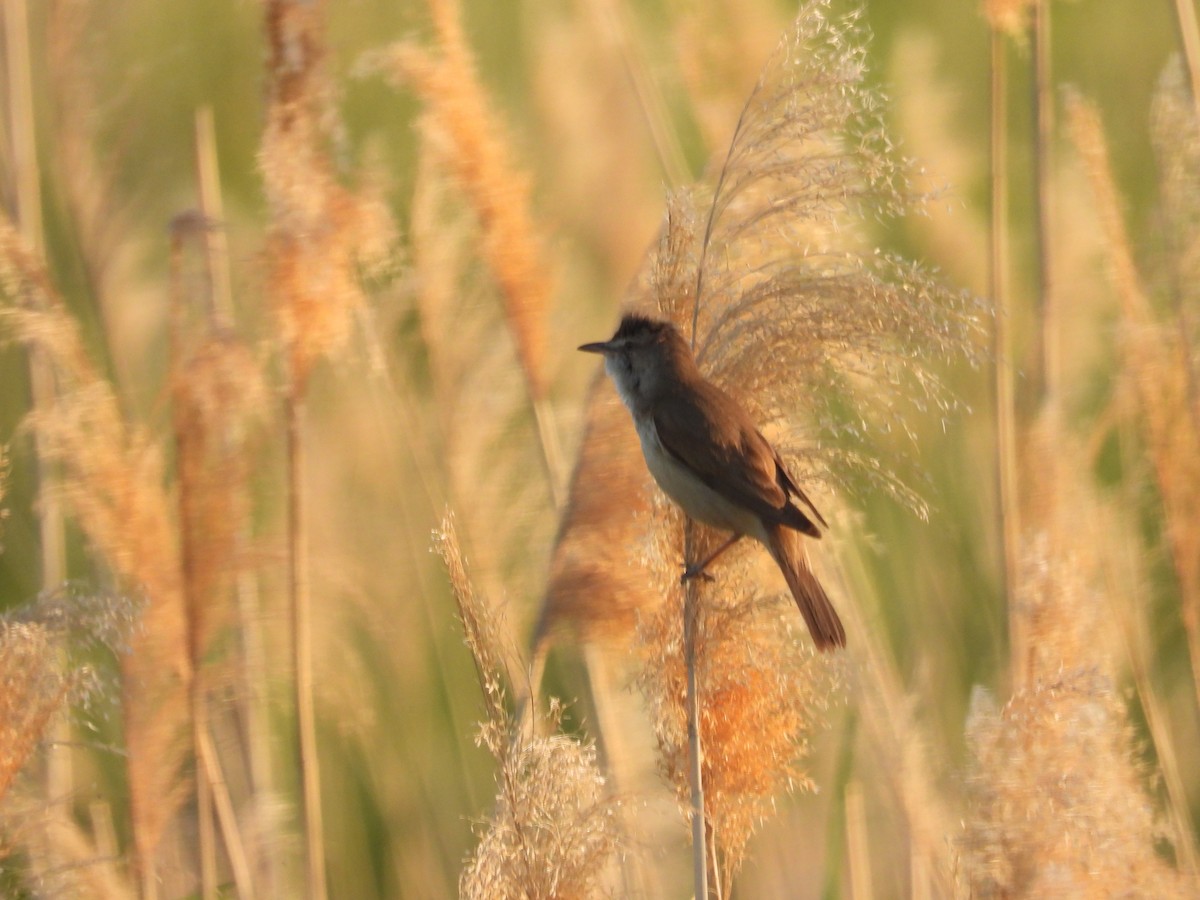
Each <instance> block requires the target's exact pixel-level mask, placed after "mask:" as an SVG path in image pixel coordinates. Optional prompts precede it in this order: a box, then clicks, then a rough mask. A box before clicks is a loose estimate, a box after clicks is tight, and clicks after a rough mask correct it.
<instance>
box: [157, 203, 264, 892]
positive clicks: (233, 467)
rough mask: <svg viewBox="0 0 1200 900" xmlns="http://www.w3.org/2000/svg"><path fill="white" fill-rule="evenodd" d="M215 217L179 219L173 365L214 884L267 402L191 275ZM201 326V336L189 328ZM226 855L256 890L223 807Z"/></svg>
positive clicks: (246, 888)
mask: <svg viewBox="0 0 1200 900" xmlns="http://www.w3.org/2000/svg"><path fill="white" fill-rule="evenodd" d="M211 227H212V226H211V224H210V223H208V222H207V221H204V220H203V219H199V218H198V217H196V216H194V215H193V216H186V215H185V216H184V217H180V218H177V219H176V221H175V222H174V223H173V229H172V236H171V237H172V248H171V249H172V253H171V256H172V297H171V303H172V310H171V318H172V324H171V349H172V353H171V372H170V384H171V393H172V400H173V407H172V413H173V416H172V424H173V429H174V437H175V450H176V479H177V481H178V485H179V489H178V495H179V527H180V535H181V562H182V565H183V587H184V595H185V603H186V607H187V618H188V649H189V653H190V657H191V665H192V672H193V678H192V686H191V697H190V699H191V705H192V733H193V756H194V759H195V761H196V771H195V777H196V786H197V795H196V796H197V808H198V813H199V822H200V828H199V838H200V861H201V868H200V874H201V890H202V893H203V894H204V896H205V897H215V896H216V890H217V858H216V835H215V829H214V821H213V814H214V813H213V803H214V802H219V803H221V804H223V805H224V806H226V807H228V806H229V802H228V800H227V798H224V797H220V796H217V797H214V791H215V792H216V794H218V795H219V794H220V793H221V792H222V791H225V790H226V787H225V779H224V776H223V775H221V774H220V772H219V769H220V761H219V759H218V758H217V757H216V756H215V754H213V753H211V752H206V750H205V748H206V747H207V746H208V744H209V743H210V740H209V737H208V735H209V728H210V721H209V718H210V714H209V697H208V694H209V690H210V688H209V682H210V678H211V676H212V674H214V672H217V671H219V665H218V662H217V660H215V659H214V658H213V652H214V648H215V646H216V644H217V642H218V640H219V639H220V638H221V637H222V636H223V635H225V634H226V633H228V631H229V630H230V628H231V627H232V626H233V624H234V608H233V591H234V589H235V586H236V580H237V578H238V573H239V571H240V570H241V569H242V568H243V567H244V566H245V553H244V548H243V547H242V545H241V542H242V538H243V537H244V535H245V533H246V530H247V527H248V521H249V509H248V507H247V497H248V483H249V475H250V458H249V448H248V447H247V441H248V438H249V434H250V425H251V423H252V421H253V419H254V418H255V417H257V416H259V415H261V413H262V412H263V410H264V409H265V406H266V390H265V386H264V384H263V380H262V377H261V374H260V372H259V370H258V366H257V364H256V362H255V360H254V358H253V356H252V354H251V353H250V352H249V351H248V350H247V348H246V347H245V346H243V345H242V344H241V343H240V342H239V341H237V340H236V338H234V337H233V335H231V334H230V333H228V332H227V331H226V330H225V329H223V328H222V327H221V325H220V319H219V317H218V316H217V313H216V311H215V308H214V303H213V301H214V294H213V288H212V285H211V283H210V282H209V280H208V279H205V282H206V283H205V285H204V287H203V288H201V289H199V290H197V289H196V288H195V287H191V286H189V285H188V284H187V283H186V281H185V272H184V259H183V257H184V254H185V247H186V245H187V244H188V243H190V242H194V243H201V244H202V245H204V246H207V231H208V230H210V228H211ZM193 335H199V337H192V336H193ZM221 826H222V831H223V835H224V841H225V845H226V850H227V854H228V856H229V858H230V860H231V862H232V863H233V869H234V873H235V875H236V880H237V882H238V888H239V893H240V894H241V895H242V896H244V897H250V896H252V895H253V893H254V892H253V888H252V886H251V884H250V881H249V878H248V875H247V872H248V867H247V865H246V862H245V850H244V847H243V844H242V840H241V837H240V834H239V833H238V828H237V822H236V818H230V817H229V816H228V815H222V816H221Z"/></svg>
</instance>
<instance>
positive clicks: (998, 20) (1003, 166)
mask: <svg viewBox="0 0 1200 900" xmlns="http://www.w3.org/2000/svg"><path fill="white" fill-rule="evenodd" d="M1012 5H1013V4H1007V5H1003V6H1002V5H1000V4H990V5H989V4H985V8H988V11H989V19H990V21H991V22H992V23H993V24H992V34H991V60H990V67H991V128H990V139H991V140H990V148H991V153H990V160H989V166H990V168H991V207H992V219H991V232H990V235H989V237H990V240H989V252H988V271H989V279H988V280H989V293H990V295H991V302H992V306H993V308H994V309H995V312H996V316H995V319H994V320H993V323H992V357H993V359H992V366H993V374H994V379H995V412H996V495H997V497H998V498H999V504H998V513H999V518H1000V528H999V531H1000V534H1001V536H1002V541H1003V544H1002V547H1001V552H1002V554H1003V561H1004V597H1005V601H1006V608H1007V610H1008V641H1009V660H1010V663H1009V671H1010V672H1011V673H1013V677H1017V673H1020V672H1021V671H1022V670H1023V667H1022V660H1023V658H1024V655H1025V644H1026V641H1025V635H1024V634H1022V633H1021V620H1020V617H1019V616H1017V615H1016V611H1015V606H1014V603H1013V591H1014V590H1015V588H1016V584H1017V574H1018V572H1017V570H1018V566H1019V553H1020V549H1019V545H1020V534H1021V523H1020V504H1019V502H1018V495H1017V468H1016V454H1017V447H1016V445H1017V438H1016V430H1017V429H1016V396H1015V394H1016V392H1015V390H1014V388H1013V379H1014V377H1015V375H1014V369H1015V365H1016V360H1015V359H1014V356H1013V347H1012V327H1013V309H1012V298H1011V297H1010V295H1009V287H1008V269H1009V263H1010V260H1009V254H1008V226H1009V223H1008V62H1007V55H1006V54H1007V52H1008V46H1007V41H1006V39H1005V37H1004V34H1003V33H1002V28H1008V27H1011V23H1010V17H1011V16H1012V15H1013V11H1012V10H1010V7H1011V6H1012Z"/></svg>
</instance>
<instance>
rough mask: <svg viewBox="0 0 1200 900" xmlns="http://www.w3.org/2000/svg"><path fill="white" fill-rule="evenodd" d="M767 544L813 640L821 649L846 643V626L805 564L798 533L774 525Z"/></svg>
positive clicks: (806, 563) (828, 648) (805, 558)
mask: <svg viewBox="0 0 1200 900" xmlns="http://www.w3.org/2000/svg"><path fill="white" fill-rule="evenodd" d="M767 536H768V538H769V539H770V540H769V543H768V545H767V546H768V548H769V549H770V551H771V556H773V557H774V558H775V562H776V563H777V564H778V565H779V568H780V569H782V570H783V577H784V578H786V579H787V583H788V587H789V588H791V591H792V596H793V597H795V598H796V605H797V606H798V607H800V614H801V615H802V616H804V621H805V622H806V623H807V624H808V630H809V632H810V633H811V634H812V637H813V642H814V643H815V644H816V645H817V648H818V649H820V650H830V649H832V648H834V647H845V646H846V630H845V629H844V628H843V627H842V620H841V619H839V618H838V614H837V611H836V610H835V609H834V608H833V604H832V603H831V602H830V601H829V595H828V594H826V593H825V589H824V588H823V587H821V582H819V581H817V576H816V575H814V574H813V572H812V569H810V568H809V566H808V555H807V554H806V553H805V552H804V547H803V546H802V545H801V543H800V541H801V538H800V535H798V534H795V533H794V532H792V531H790V530H788V529H787V528H784V527H783V526H780V525H776V526H774V527H772V528H770V529H769V530H768V532H767Z"/></svg>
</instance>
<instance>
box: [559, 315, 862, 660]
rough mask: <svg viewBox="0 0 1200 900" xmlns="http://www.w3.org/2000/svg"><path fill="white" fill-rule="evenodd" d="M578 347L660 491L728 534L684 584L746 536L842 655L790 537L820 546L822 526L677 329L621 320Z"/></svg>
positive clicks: (833, 619) (838, 628)
mask: <svg viewBox="0 0 1200 900" xmlns="http://www.w3.org/2000/svg"><path fill="white" fill-rule="evenodd" d="M579 349H580V350H584V351H586V352H588V353H600V354H602V355H603V356H604V367H605V368H606V369H607V370H608V374H609V376H610V377H611V378H612V380H613V382H614V383H615V384H616V386H617V392H618V393H619V394H620V395H621V400H622V401H623V402H624V404H625V406H626V407H628V409H629V412H630V413H631V414H632V416H633V424H634V426H635V427H636V428H637V433H638V438H639V439H640V440H641V444H642V455H643V456H644V457H645V458H646V466H647V468H649V469H650V474H651V475H653V476H654V480H655V481H656V482H658V486H659V487H661V488H662V489H663V492H664V493H665V494H666V495H667V496H668V497H670V498H671V499H672V500H673V501H675V503H677V504H678V505H679V506H680V507H681V508H682V509H683V511H684V512H685V513H687V515H689V516H691V517H692V518H693V519H696V520H697V521H700V522H703V523H704V524H706V525H711V526H712V527H714V528H719V529H721V530H723V531H729V532H732V536H731V537H730V538H729V540H728V541H726V542H725V543H724V544H722V545H721V546H719V547H718V548H717V549H716V550H714V551H713V552H712V553H710V554H709V555H708V557H707V558H706V559H704V560H702V561H701V562H699V563H696V564H694V565H692V566H689V567H688V568H687V569H686V570H685V571H684V574H683V578H684V580H685V581H686V580H687V579H689V578H695V577H697V576H699V575H701V574H703V573H704V570H705V568H706V567H707V566H708V565H709V564H710V563H711V562H712V561H713V560H715V559H716V558H717V557H718V556H720V555H721V554H722V553H724V552H725V551H726V550H728V549H729V548H730V547H732V546H733V545H734V544H735V543H737V542H738V541H739V540H740V539H741V538H743V537H745V536H746V535H749V536H750V537H752V538H754V539H755V540H756V541H758V542H759V543H761V544H762V545H763V546H765V547H766V548H767V550H769V551H770V553H771V556H772V557H773V558H774V560H775V562H776V563H777V564H778V565H779V568H780V569H781V570H782V571H783V575H784V578H785V579H787V584H788V587H789V588H790V589H791V592H792V596H793V597H795V598H796V605H797V606H799V607H800V613H801V615H803V616H804V621H805V622H806V623H807V624H808V630H809V632H811V634H812V636H813V641H814V642H815V643H816V645H817V646H818V647H819V648H821V649H822V650H825V649H829V648H832V647H844V646H845V645H846V632H845V630H844V629H843V628H842V622H841V620H840V619H839V618H838V614H837V612H836V611H835V610H834V608H833V604H832V603H831V602H830V601H829V597H828V595H827V594H826V593H825V589H824V588H822V587H821V583H820V582H819V581H817V578H816V576H815V575H813V573H812V570H811V569H810V568H809V566H808V559H807V556H806V554H805V552H804V548H803V547H802V546H801V544H800V541H799V538H798V536H797V535H796V534H794V532H801V533H803V534H806V535H808V536H809V537H813V538H820V537H821V531H820V529H819V528H818V527H817V523H818V522H819V523H820V524H821V525H822V526H824V527H826V528H828V527H829V526H828V524H827V523H826V522H825V520H824V519H823V518H822V517H821V514H820V513H819V512H817V509H816V507H815V506H813V504H812V501H811V500H809V499H808V497H807V496H806V495H805V493H804V491H802V490H801V489H800V487H799V486H798V485H797V484H796V482H795V481H794V480H793V479H792V476H791V475H789V474H788V471H787V468H786V467H785V466H784V464H783V460H781V459H780V458H779V454H778V453H776V452H775V450H774V448H772V447H771V445H770V444H769V443H767V439H766V438H764V437H763V436H762V434H761V433H760V432H759V430H758V429H757V428H756V427H755V425H754V422H753V421H752V420H751V419H750V416H749V415H748V414H747V413H746V411H745V410H744V409H742V407H741V406H739V405H738V403H737V402H736V401H735V400H734V399H733V398H732V397H730V396H729V395H728V394H726V393H725V392H724V391H723V390H721V389H720V388H719V387H717V386H716V385H715V384H713V383H712V382H711V381H708V380H707V379H706V378H705V377H704V376H703V375H701V374H700V369H699V368H698V367H697V366H696V360H695V358H694V357H693V356H692V351H691V349H690V348H689V347H688V344H687V341H685V340H684V339H683V336H682V335H681V334H680V333H679V332H678V330H676V328H675V326H674V325H672V324H670V323H669V322H662V321H659V320H657V319H651V318H648V317H646V316H641V315H627V316H625V317H624V318H623V319H622V320H621V326H620V327H619V328H618V329H617V333H616V334H614V335H613V336H612V338H611V339H610V340H607V341H600V342H597V343H593V344H584V345H583V346H582V347H580V348H579ZM797 500H798V501H799V502H800V504H802V505H803V507H804V508H803V509H802V508H801V507H800V506H798V505H797V504H796V503H795V502H794V501H797ZM814 520H815V521H814Z"/></svg>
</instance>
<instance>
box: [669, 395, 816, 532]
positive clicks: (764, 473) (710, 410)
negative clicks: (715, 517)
mask: <svg viewBox="0 0 1200 900" xmlns="http://www.w3.org/2000/svg"><path fill="white" fill-rule="evenodd" d="M692 387H693V388H694V391H695V393H694V394H692V393H691V392H683V391H681V392H679V393H678V394H674V395H672V396H671V397H670V398H665V399H664V400H663V402H660V403H657V404H656V405H655V411H654V426H655V428H656V429H657V431H658V439H659V440H660V441H661V442H662V445H663V449H664V450H666V451H667V452H668V453H670V454H671V455H672V456H674V457H675V458H676V459H678V460H679V461H680V462H681V463H682V464H684V465H685V466H687V467H688V468H689V469H690V470H691V471H693V472H695V473H696V476H697V477H698V478H699V479H700V480H701V481H703V482H704V483H705V484H706V485H708V486H709V487H710V488H712V489H713V490H714V491H716V492H717V493H718V494H720V495H721V496H723V497H725V498H726V499H728V500H731V501H733V502H735V503H738V504H740V505H742V506H744V507H746V508H747V509H750V510H752V511H753V512H755V513H757V514H758V515H759V516H762V517H763V518H764V519H765V520H766V521H768V522H770V523H773V524H780V525H786V526H787V527H789V528H795V529H797V530H798V531H803V532H804V533H806V534H810V535H812V536H814V537H819V536H820V532H819V531H818V529H817V527H816V525H814V524H813V523H812V521H811V520H810V519H809V518H808V517H807V516H806V515H805V514H804V513H803V512H801V511H800V509H799V508H797V507H796V506H795V505H794V504H793V503H792V502H791V501H790V500H789V498H788V494H789V492H793V493H796V494H797V495H798V496H800V497H801V498H803V499H804V500H805V501H806V502H807V499H808V498H807V497H804V495H803V493H802V492H801V491H800V489H799V488H798V487H796V485H795V484H794V482H792V479H791V477H790V476H789V475H788V474H787V471H786V470H785V469H784V468H783V466H782V464H781V463H780V462H779V457H778V455H777V454H776V453H775V451H774V450H773V449H772V448H771V445H770V444H768V443H767V439H766V438H764V437H763V436H762V435H761V434H760V433H759V431H758V429H757V428H755V427H754V423H753V422H752V421H751V420H750V417H749V416H748V415H747V414H746V412H745V410H743V409H742V408H741V407H740V406H739V405H738V404H737V403H736V402H735V401H734V400H733V399H732V398H731V397H729V395H727V394H726V393H725V392H724V391H722V390H721V389H720V388H718V387H716V386H715V385H713V384H710V383H708V382H700V383H697V384H695V385H692ZM809 505H810V506H811V503H810V504H809ZM814 512H815V510H814Z"/></svg>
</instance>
